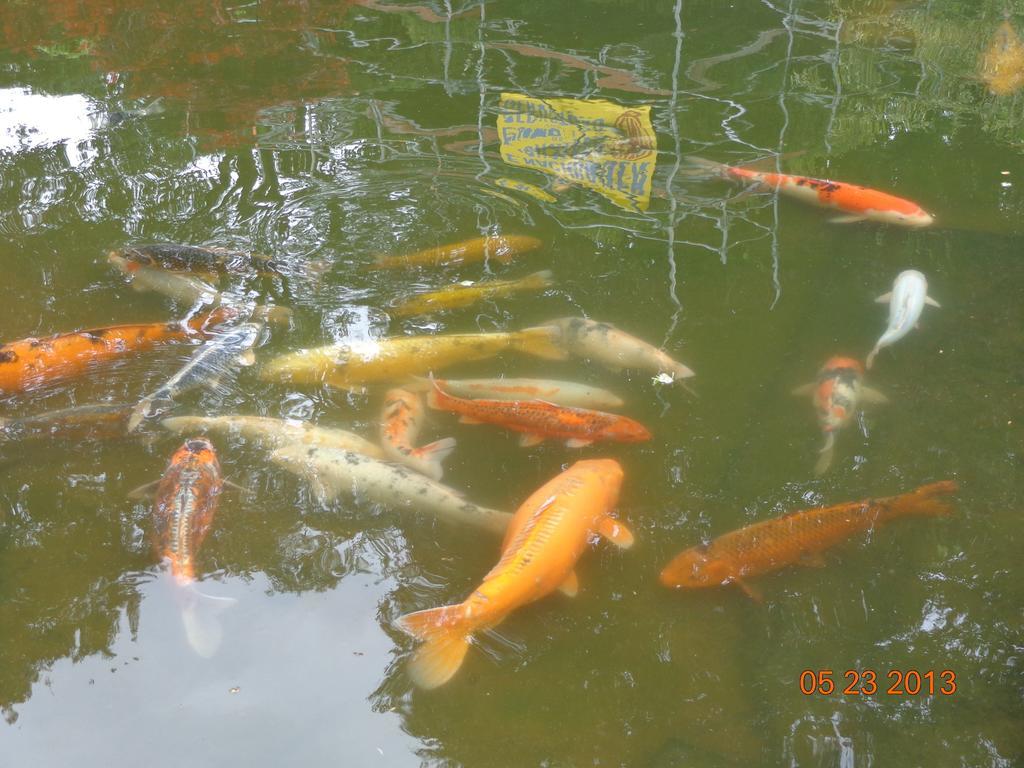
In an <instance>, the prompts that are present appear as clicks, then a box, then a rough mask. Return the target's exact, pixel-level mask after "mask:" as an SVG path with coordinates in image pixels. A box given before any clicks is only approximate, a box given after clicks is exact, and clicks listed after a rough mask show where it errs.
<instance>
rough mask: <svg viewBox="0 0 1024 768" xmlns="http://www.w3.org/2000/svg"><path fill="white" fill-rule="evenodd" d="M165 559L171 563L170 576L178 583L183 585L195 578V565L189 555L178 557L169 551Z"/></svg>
mask: <svg viewBox="0 0 1024 768" xmlns="http://www.w3.org/2000/svg"><path fill="white" fill-rule="evenodd" d="M167 559H168V560H169V561H170V564H171V576H172V577H173V578H174V580H175V581H176V582H177V583H178V584H181V585H182V586H184V585H186V584H191V583H192V582H193V581H195V580H196V571H195V565H194V564H193V563H192V558H191V557H179V556H177V555H175V554H174V553H171V552H169V553H168V554H167Z"/></svg>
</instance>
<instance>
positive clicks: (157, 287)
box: [107, 252, 292, 325]
mask: <svg viewBox="0 0 1024 768" xmlns="http://www.w3.org/2000/svg"><path fill="white" fill-rule="evenodd" d="M107 260H108V261H109V262H110V263H111V264H113V265H114V266H115V267H117V268H118V269H119V270H120V271H121V272H122V273H124V275H125V276H126V277H127V278H128V279H129V280H130V281H131V286H132V288H133V289H134V290H137V291H153V292H155V293H159V294H162V295H164V296H166V297H168V298H169V299H172V300H174V301H177V302H180V303H182V304H187V305H188V306H196V305H204V306H208V307H221V306H223V307H228V308H231V309H233V310H234V311H235V312H236V313H238V314H241V313H242V312H243V310H244V311H246V312H249V313H251V315H252V318H253V319H254V320H266V321H267V322H268V323H274V324H277V325H287V324H288V323H289V322H290V321H291V317H292V311H291V309H289V308H288V307H274V306H267V305H263V304H254V303H253V302H252V301H249V300H248V299H245V298H244V297H242V296H238V295H234V294H231V293H227V292H222V291H219V290H217V289H216V288H214V287H213V286H212V285H210V284H209V283H207V282H205V281H203V280H200V279H199V278H198V277H195V276H193V275H183V274H181V273H179V272H172V271H169V270H166V269H161V268H159V267H152V266H149V265H147V264H142V263H139V262H135V261H130V260H128V259H126V258H124V257H123V256H120V255H119V254H117V253H113V252H112V253H110V254H109V255H108V256H107Z"/></svg>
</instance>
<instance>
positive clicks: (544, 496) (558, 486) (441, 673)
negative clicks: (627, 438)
mask: <svg viewBox="0 0 1024 768" xmlns="http://www.w3.org/2000/svg"><path fill="white" fill-rule="evenodd" d="M621 485H622V467H620V466H619V464H618V462H616V461H614V460H612V459H594V460H589V461H578V462H576V463H575V464H573V465H572V466H571V467H570V468H569V469H567V470H566V471H565V472H562V473H561V474H560V475H558V476H557V477H555V478H554V479H552V480H550V481H548V482H547V483H545V484H544V485H543V486H542V487H541V488H539V489H538V490H537V491H535V492H534V493H533V494H531V495H530V497H529V498H528V499H527V500H526V501H525V502H523V505H522V506H521V507H519V510H518V511H517V512H516V514H515V516H514V517H513V520H512V523H511V525H510V526H509V531H508V534H507V538H506V541H505V544H504V545H503V546H502V555H501V559H500V560H499V561H498V564H497V565H495V566H494V568H492V569H491V571H490V572H489V573H488V574H487V575H486V576H484V580H483V583H481V584H480V586H479V587H477V588H476V589H475V590H474V591H473V593H472V594H471V595H470V596H469V597H468V598H466V600H465V601H464V602H462V603H459V604H458V605H448V606H444V607H442V608H432V609H429V610H425V611H417V612H416V613H410V614H407V615H405V616H402V617H401V618H399V619H398V622H397V623H398V626H399V627H401V629H403V630H404V631H405V632H407V633H409V634H410V635H412V636H413V637H415V638H417V639H420V640H424V641H425V643H424V644H423V646H422V647H421V648H420V649H419V650H417V651H416V653H415V655H414V656H413V660H412V662H411V664H410V665H409V671H410V674H411V676H412V678H413V680H414V681H415V682H416V684H417V685H419V686H420V687H422V688H436V687H437V686H439V685H442V684H444V683H446V682H447V681H448V680H450V679H451V677H452V675H454V674H455V673H456V672H457V671H458V669H459V667H460V666H461V665H462V662H463V659H464V658H465V656H466V652H467V651H468V650H469V644H470V642H472V640H473V636H474V635H475V634H476V633H478V632H481V631H484V630H487V629H490V628H492V627H495V626H497V625H498V624H500V623H501V622H502V621H504V620H505V617H507V616H508V615H509V614H510V613H511V612H512V611H514V610H516V609H517V608H520V607H522V606H524V605H527V604H528V603H532V602H534V601H535V600H540V599H541V598H542V597H545V596H546V595H548V594H550V593H551V592H554V591H555V590H556V589H560V590H561V591H562V592H563V593H565V594H567V595H569V596H573V595H575V594H576V592H577V590H578V588H579V582H578V580H577V578H576V572H575V570H574V568H575V566H576V562H577V561H578V560H579V558H580V556H581V555H582V554H583V551H584V550H585V549H586V548H587V543H588V541H589V540H590V538H591V536H592V535H593V534H595V533H597V534H600V535H601V536H604V537H605V538H607V539H609V540H610V541H612V542H613V543H615V544H617V545H618V546H620V547H623V548H626V547H629V546H631V545H632V544H633V535H632V533H630V531H629V530H628V529H627V528H626V527H625V526H624V525H623V524H622V523H621V522H619V521H618V520H616V519H615V518H613V517H612V516H611V512H612V509H613V508H614V507H615V504H616V502H617V501H618V497H619V489H620V487H621Z"/></svg>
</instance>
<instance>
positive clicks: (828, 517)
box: [661, 480, 957, 599]
mask: <svg viewBox="0 0 1024 768" xmlns="http://www.w3.org/2000/svg"><path fill="white" fill-rule="evenodd" d="M956 491H957V484H956V483H955V482H953V481H951V480H944V481H942V482H938V483H932V484H931V485H924V486H921V487H920V488H918V489H917V490H915V491H913V492H912V493H905V494H903V495H901V496H891V497H889V498H883V499H866V500H864V501H854V502H848V503H846V504H839V505H837V506H833V507H822V508H820V509H807V510H803V511H799V512H790V513H789V514H786V515H782V516H781V517H776V518H773V519H771V520H765V521H764V522H761V523H754V524H753V525H748V526H747V527H746V528H740V529H739V530H737V531H731V532H730V533H727V534H725V535H723V536H719V537H718V538H717V539H714V540H713V541H711V543H709V544H701V545H698V546H696V547H691V548H690V549H687V550H686V551H684V552H682V553H681V554H679V555H678V556H677V557H676V558H675V559H674V560H672V562H670V563H669V564H668V565H667V566H665V569H664V570H663V571H662V572H661V583H662V584H664V585H665V586H666V587H676V588H686V589H696V588H698V587H714V586H718V585H719V584H729V583H733V584H736V585H737V586H739V587H740V588H741V589H743V590H744V591H745V592H746V593H747V594H748V595H750V596H751V597H754V598H755V599H759V597H758V595H757V593H756V592H755V591H754V590H753V589H751V588H750V587H749V586H748V585H747V584H746V583H745V582H744V579H746V578H747V577H749V576H759V575H761V574H763V573H770V572H772V571H777V570H780V569H782V568H785V567H786V566H789V565H794V564H796V563H800V562H804V563H806V564H808V565H820V564H822V563H823V561H822V559H821V552H823V551H824V550H826V549H828V548H829V547H832V546H835V545H836V544H839V543H840V542H842V541H845V540H846V539H848V538H850V537H851V536H853V535H855V534H857V533H861V532H863V531H868V530H870V529H872V528H874V527H875V526H876V525H878V524H879V523H885V522H888V521H889V520H892V519H894V518H897V517H908V516H925V517H928V516H941V515H948V514H950V513H951V512H952V509H951V507H950V504H949V503H948V500H947V499H946V498H944V497H946V496H948V495H950V494H953V493H956Z"/></svg>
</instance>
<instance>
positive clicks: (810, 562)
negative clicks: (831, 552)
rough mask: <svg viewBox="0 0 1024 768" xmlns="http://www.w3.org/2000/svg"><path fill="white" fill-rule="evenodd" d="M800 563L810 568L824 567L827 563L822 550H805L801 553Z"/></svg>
mask: <svg viewBox="0 0 1024 768" xmlns="http://www.w3.org/2000/svg"><path fill="white" fill-rule="evenodd" d="M800 564H801V565H806V566H807V567H808V568H824V567H825V566H826V565H827V563H826V562H825V557H824V555H822V554H821V552H804V553H803V554H802V555H800Z"/></svg>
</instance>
